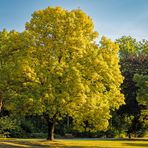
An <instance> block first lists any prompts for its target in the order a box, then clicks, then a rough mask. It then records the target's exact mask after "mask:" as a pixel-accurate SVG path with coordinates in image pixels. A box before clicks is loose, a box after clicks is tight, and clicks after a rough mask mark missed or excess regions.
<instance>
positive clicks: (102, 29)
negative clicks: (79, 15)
mask: <svg viewBox="0 0 148 148" xmlns="http://www.w3.org/2000/svg"><path fill="white" fill-rule="evenodd" d="M48 6H61V7H63V8H65V9H68V10H70V9H75V8H78V7H80V8H81V9H82V10H83V11H84V12H85V13H87V15H89V16H90V17H91V18H92V19H93V22H94V24H95V30H96V31H98V32H99V34H100V36H102V35H105V36H107V37H108V38H111V39H113V40H114V39H116V38H119V37H121V36H123V35H131V36H132V37H134V38H136V39H137V40H141V39H147V40H148V0H0V30H2V29H3V28H6V29H8V30H12V29H15V30H17V31H20V32H21V31H23V30H24V28H25V22H27V21H29V20H30V18H31V14H32V13H33V12H34V11H35V10H39V9H44V8H46V7H48Z"/></svg>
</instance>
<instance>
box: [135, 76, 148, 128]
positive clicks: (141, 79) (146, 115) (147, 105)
mask: <svg viewBox="0 0 148 148" xmlns="http://www.w3.org/2000/svg"><path fill="white" fill-rule="evenodd" d="M134 81H135V82H136V86H137V87H138V88H139V89H138V91H137V97H136V99H137V101H138V105H139V107H140V122H142V123H143V127H144V128H145V129H147V128H148V75H138V74H135V75H134Z"/></svg>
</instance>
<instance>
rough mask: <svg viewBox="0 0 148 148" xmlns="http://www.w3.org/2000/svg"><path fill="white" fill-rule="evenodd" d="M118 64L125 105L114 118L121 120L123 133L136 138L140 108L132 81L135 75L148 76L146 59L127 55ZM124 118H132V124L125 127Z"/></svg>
mask: <svg viewBox="0 0 148 148" xmlns="http://www.w3.org/2000/svg"><path fill="white" fill-rule="evenodd" d="M120 64H121V72H122V75H123V76H124V78H125V79H124V81H123V84H122V85H121V88H122V93H123V94H124V96H125V103H126V104H125V105H123V106H121V107H120V108H119V110H118V111H116V112H117V114H115V116H119V118H120V119H121V120H122V124H123V125H122V127H123V129H122V130H123V131H126V132H127V133H128V135H129V134H130V133H131V134H132V133H133V134H135V136H136V133H138V132H139V131H140V130H141V123H140V122H139V118H140V106H139V104H138V102H137V99H136V97H137V90H138V87H137V86H136V84H135V82H134V81H133V78H134V75H135V74H142V75H147V74H148V57H147V56H146V55H138V56H136V55H135V56H134V55H129V56H128V57H126V58H122V59H121V60H120ZM125 116H126V117H129V118H130V117H131V116H132V123H130V124H129V125H128V126H126V120H125V122H124V121H123V119H124V117H125ZM133 117H134V118H133ZM114 119H116V117H114V116H113V119H112V120H114ZM120 127H121V125H120ZM120 127H119V128H120Z"/></svg>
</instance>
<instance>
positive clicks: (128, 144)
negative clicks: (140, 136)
mask: <svg viewBox="0 0 148 148" xmlns="http://www.w3.org/2000/svg"><path fill="white" fill-rule="evenodd" d="M124 145H126V146H138V147H148V143H124Z"/></svg>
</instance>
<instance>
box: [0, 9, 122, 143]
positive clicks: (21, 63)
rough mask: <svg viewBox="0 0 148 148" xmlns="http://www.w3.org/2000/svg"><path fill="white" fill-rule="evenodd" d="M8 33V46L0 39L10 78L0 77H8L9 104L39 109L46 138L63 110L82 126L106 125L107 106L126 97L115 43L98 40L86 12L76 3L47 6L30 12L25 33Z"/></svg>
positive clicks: (100, 127)
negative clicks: (67, 6)
mask: <svg viewBox="0 0 148 148" xmlns="http://www.w3.org/2000/svg"><path fill="white" fill-rule="evenodd" d="M2 33H3V32H2ZM2 33H1V34H2ZM6 34H7V36H8V39H7V43H6V46H4V45H5V44H3V38H1V42H2V43H1V42H0V44H1V45H2V46H3V48H5V51H6V52H8V54H9V56H10V62H9V60H8V61H6V63H5V64H4V65H5V66H4V67H7V68H6V70H7V69H8V71H6V72H5V73H6V74H8V75H9V78H10V80H9V81H8V79H7V78H6V81H4V80H3V79H2V80H0V81H1V82H2V84H1V85H3V86H4V83H5V82H7V85H8V87H7V88H8V91H9V92H10V93H8V94H9V98H11V100H12V101H11V103H12V107H11V109H13V110H16V111H20V110H19V108H20V109H21V110H22V109H23V113H24V114H39V115H43V116H44V118H45V119H46V120H47V122H48V133H49V134H48V139H50V140H52V139H53V132H54V125H55V123H56V122H57V121H59V120H61V119H62V118H63V117H65V116H69V117H71V118H72V119H73V124H74V125H75V127H76V128H77V129H80V130H104V129H106V128H107V126H108V119H109V118H110V117H111V116H110V110H114V109H117V108H119V106H120V105H122V104H123V103H124V97H123V95H122V94H121V93H120V85H121V83H122V81H123V77H122V75H121V72H120V69H119V64H118V63H119V60H118V50H119V48H118V45H117V44H115V43H114V42H112V41H111V40H108V39H106V38H105V37H103V38H102V40H101V42H100V46H99V47H98V46H97V44H96V41H95V39H96V37H97V34H98V33H97V32H95V31H94V26H93V22H92V20H91V18H90V17H88V16H87V15H86V14H85V13H84V12H83V11H82V10H80V9H76V10H72V11H67V10H64V9H62V8H60V7H56V8H52V7H48V8H46V9H44V10H39V11H36V12H34V13H33V15H32V19H31V20H30V22H28V23H26V30H25V31H24V32H23V33H17V32H10V33H6ZM13 34H14V35H13ZM12 35H13V36H12ZM3 36H5V35H3ZM11 36H12V37H11ZM11 40H12V42H11ZM1 45H0V46H1ZM3 48H1V50H2V49H3ZM11 54H12V56H11ZM0 56H2V60H4V58H3V52H1V55H0ZM4 57H5V56H4ZM11 58H12V61H11ZM1 70H5V68H3V67H2V68H1ZM5 73H1V74H0V75H1V78H2V77H3V76H4V75H5ZM1 88H3V87H1ZM20 112H21V111H20Z"/></svg>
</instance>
